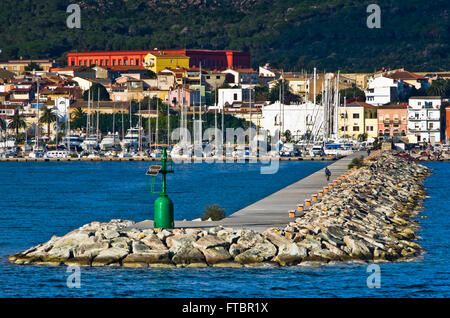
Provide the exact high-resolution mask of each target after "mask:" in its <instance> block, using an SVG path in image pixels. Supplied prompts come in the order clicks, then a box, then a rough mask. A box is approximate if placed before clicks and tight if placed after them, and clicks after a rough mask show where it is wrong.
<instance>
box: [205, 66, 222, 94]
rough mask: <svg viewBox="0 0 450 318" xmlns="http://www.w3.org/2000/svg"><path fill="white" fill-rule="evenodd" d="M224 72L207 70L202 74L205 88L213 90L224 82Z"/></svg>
mask: <svg viewBox="0 0 450 318" xmlns="http://www.w3.org/2000/svg"><path fill="white" fill-rule="evenodd" d="M225 77H226V74H223V73H221V72H217V71H208V72H207V73H206V74H204V75H203V81H204V83H205V85H206V88H207V90H209V91H215V90H216V89H218V88H219V87H221V86H222V85H223V84H224V83H225Z"/></svg>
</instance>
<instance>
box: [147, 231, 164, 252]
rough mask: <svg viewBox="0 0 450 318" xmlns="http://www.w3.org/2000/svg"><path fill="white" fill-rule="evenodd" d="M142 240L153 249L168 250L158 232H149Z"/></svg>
mask: <svg viewBox="0 0 450 318" xmlns="http://www.w3.org/2000/svg"><path fill="white" fill-rule="evenodd" d="M141 241H142V243H144V244H145V245H147V246H148V247H149V248H150V249H152V250H167V246H166V245H165V244H164V243H163V241H161V240H160V239H159V237H158V236H157V235H156V234H153V233H152V234H149V235H147V236H145V237H144V238H143V239H142V240H141Z"/></svg>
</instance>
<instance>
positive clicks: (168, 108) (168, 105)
mask: <svg viewBox="0 0 450 318" xmlns="http://www.w3.org/2000/svg"><path fill="white" fill-rule="evenodd" d="M169 146H170V103H167V147H169Z"/></svg>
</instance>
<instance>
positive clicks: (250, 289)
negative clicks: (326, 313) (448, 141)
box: [0, 162, 450, 297]
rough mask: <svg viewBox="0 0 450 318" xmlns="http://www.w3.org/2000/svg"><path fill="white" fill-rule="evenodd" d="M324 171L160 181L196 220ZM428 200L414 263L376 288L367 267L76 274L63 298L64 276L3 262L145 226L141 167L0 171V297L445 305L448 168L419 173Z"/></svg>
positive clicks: (204, 174) (296, 166)
mask: <svg viewBox="0 0 450 318" xmlns="http://www.w3.org/2000/svg"><path fill="white" fill-rule="evenodd" d="M325 165H326V163H325V162H282V163H281V166H280V170H279V172H278V173H277V174H275V175H261V174H260V173H259V169H260V166H259V165H258V164H238V163H236V164H206V163H204V164H186V165H175V169H176V173H175V175H170V176H169V177H168V186H169V191H170V192H171V198H172V199H173V201H174V203H175V210H176V211H175V213H176V215H175V218H176V219H177V220H182V219H193V218H197V217H198V216H199V215H200V214H201V212H202V210H203V208H204V207H205V206H206V205H208V204H214V203H217V204H219V205H220V206H222V207H224V208H225V209H226V211H227V213H228V214H230V213H232V212H234V211H236V210H238V209H240V208H242V207H245V206H246V205H248V204H251V203H253V202H254V201H256V200H258V199H261V198H263V197H265V196H266V195H268V194H270V193H273V192H274V191H276V190H278V189H280V188H282V187H284V186H286V185H289V184H291V183H293V182H295V181H297V180H298V179H300V178H302V177H304V176H307V175H309V174H310V173H312V172H314V171H317V170H319V169H321V168H323V167H324V166H325ZM428 166H430V167H431V168H433V169H434V174H433V175H432V176H431V177H429V178H428V179H427V181H426V186H427V189H428V195H429V198H427V199H426V200H425V202H424V204H425V211H424V214H426V215H427V216H428V218H427V219H420V222H421V224H422V229H421V232H420V233H419V235H420V236H421V239H420V242H419V243H420V244H421V245H422V246H423V247H424V248H425V249H426V250H427V253H426V254H425V255H424V257H423V258H421V259H419V260H417V261H414V262H407V263H393V264H381V288H379V289H370V288H367V285H366V281H367V277H368V275H369V274H370V273H367V272H366V270H367V266H366V265H361V264H345V265H338V266H319V267H304V266H296V267H290V268H277V269H219V268H207V269H124V268H82V269H81V288H80V289H69V288H67V286H66V280H67V277H68V275H69V273H66V267H64V266H61V267H47V266H18V265H14V264H9V263H8V262H7V258H6V256H7V255H10V254H13V253H15V252H18V251H21V250H24V249H26V248H29V247H31V246H33V245H36V244H38V243H41V242H45V241H47V240H48V239H50V237H51V236H52V235H53V234H56V235H64V234H65V233H67V232H68V231H70V230H72V229H74V228H76V227H79V226H81V225H83V224H85V223H89V222H91V221H94V220H97V221H109V220H110V219H112V218H121V219H130V220H136V221H141V220H145V219H150V218H152V202H153V200H154V199H155V197H156V196H155V195H151V194H149V189H150V178H149V177H146V176H145V175H144V172H145V171H146V169H147V168H148V163H143V162H129V163H128V162H127V163H124V162H101V163H82V162H80V163H78V162H76V163H74V162H72V163H62V162H61V163H40V164H37V163H2V164H1V165H0V195H1V199H0V256H1V258H0V297H449V296H450V287H449V286H450V279H449V257H448V252H447V246H448V245H449V237H450V226H449V222H448V213H449V212H450V209H449V208H448V206H449V203H450V196H449V195H448V189H449V188H450V163H432V164H428Z"/></svg>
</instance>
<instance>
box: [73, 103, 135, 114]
mask: <svg viewBox="0 0 450 318" xmlns="http://www.w3.org/2000/svg"><path fill="white" fill-rule="evenodd" d="M77 108H81V110H82V111H83V112H84V113H86V114H87V113H88V111H89V110H90V111H91V114H94V113H95V112H96V111H97V110H98V112H99V113H100V114H113V113H116V114H117V113H124V114H129V113H130V103H129V102H115V101H100V102H98V103H97V101H94V102H91V105H90V108H89V104H88V101H87V100H76V101H74V102H73V103H72V104H71V105H70V113H71V114H72V113H73V112H75V111H76V109H77Z"/></svg>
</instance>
